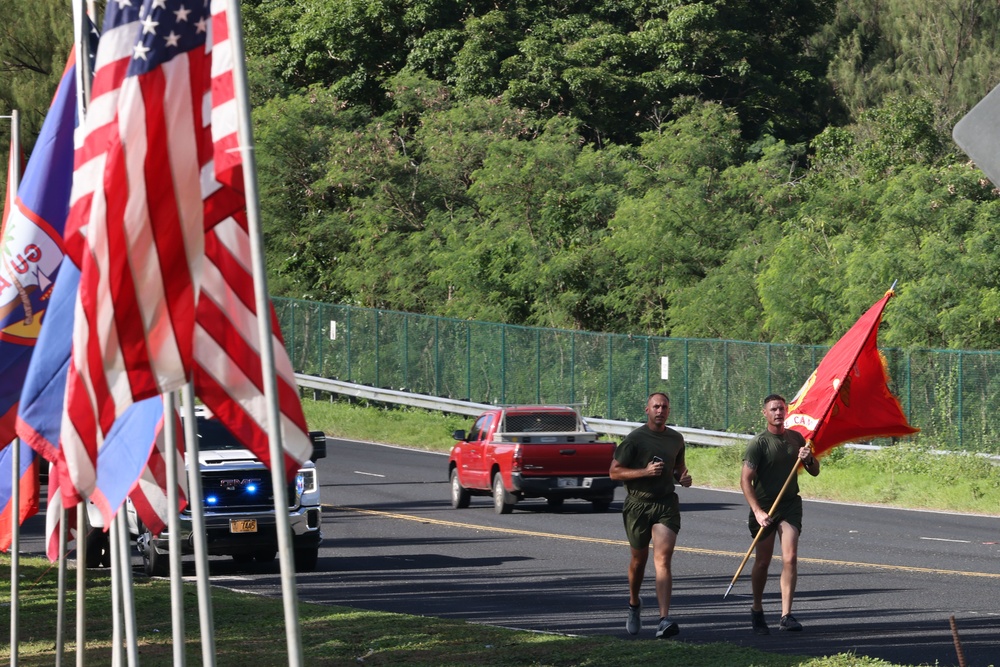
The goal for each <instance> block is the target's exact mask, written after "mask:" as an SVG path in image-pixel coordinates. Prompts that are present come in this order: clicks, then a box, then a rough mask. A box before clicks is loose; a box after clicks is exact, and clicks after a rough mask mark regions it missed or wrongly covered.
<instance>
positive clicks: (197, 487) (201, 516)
mask: <svg viewBox="0 0 1000 667" xmlns="http://www.w3.org/2000/svg"><path fill="white" fill-rule="evenodd" d="M181 391H182V393H181V398H182V401H183V410H184V450H185V458H186V459H187V474H188V507H189V508H190V509H191V531H192V533H193V536H194V559H195V568H196V571H197V582H198V618H199V619H200V621H201V662H202V664H203V665H205V667H211V666H212V665H215V627H214V626H215V621H214V619H213V617H212V588H211V586H210V585H209V584H210V582H209V572H208V544H207V542H208V535H207V534H206V533H205V504H204V502H203V500H202V492H201V467H200V466H199V465H198V455H199V446H198V425H197V423H196V421H195V415H194V389H193V388H192V386H191V383H190V382H188V383H187V384H185V385H184V389H183V390H181Z"/></svg>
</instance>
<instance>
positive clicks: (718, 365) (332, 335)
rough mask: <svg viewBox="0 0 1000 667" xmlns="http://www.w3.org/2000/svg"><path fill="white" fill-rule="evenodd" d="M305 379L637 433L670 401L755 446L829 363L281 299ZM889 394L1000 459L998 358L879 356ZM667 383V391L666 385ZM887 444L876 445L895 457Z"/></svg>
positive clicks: (743, 346)
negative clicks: (573, 410)
mask: <svg viewBox="0 0 1000 667" xmlns="http://www.w3.org/2000/svg"><path fill="white" fill-rule="evenodd" d="M274 306H275V309H276V311H277V313H278V319H279V321H280V324H281V330H282V333H283V335H284V337H285V345H286V347H287V349H288V353H289V355H290V356H291V359H292V366H293V367H294V369H295V371H296V372H298V373H306V374H308V375H315V376H318V377H325V378H334V379H339V380H342V381H345V382H352V383H356V384H365V385H370V386H373V387H380V388H387V389H398V390H405V391H408V392H414V393H422V394H428V395H431V396H441V397H447V398H454V399H460V400H468V401H474V402H478V403H491V404H497V405H510V404H518V403H561V404H573V405H578V406H580V407H581V411H582V412H583V413H584V414H585V415H587V416H591V417H604V418H606V419H616V420H622V421H642V420H643V419H644V415H643V406H644V405H645V399H646V396H647V395H648V394H649V393H650V392H651V391H666V392H668V393H669V394H670V398H671V408H672V409H671V413H670V416H671V421H672V422H674V423H676V424H677V425H679V426H686V427H690V428H702V429H710V430H716V431H726V432H730V433H754V432H756V431H758V430H759V429H760V428H761V427H762V425H763V418H762V417H761V413H760V401H761V400H762V399H763V397H764V396H766V395H767V394H770V393H780V394H783V395H784V396H786V397H787V398H788V399H789V400H791V398H792V396H794V394H795V393H796V392H797V391H798V389H799V387H800V386H801V385H802V383H803V382H805V380H806V378H808V377H809V375H810V373H812V371H813V370H814V369H815V368H816V366H817V365H818V364H819V362H820V360H821V359H822V358H823V355H824V354H825V353H826V351H827V350H828V349H829V348H828V347H825V346H806V345H780V344H773V343H772V344H766V343H748V342H741V341H727V340H707V339H694V338H662V337H657V336H631V335H621V334H603V333H589V332H583V331H567V330H561V329H542V328H535V327H523V326H513V325H504V324H495V323H489V322H475V321H467V320H456V319H449V318H444V317H434V316H429V315H415V314H411V313H401V312H395V311H385V310H376V309H371V308H359V307H355V306H343V305H331V304H324V303H318V302H313V301H304V300H296V299H285V298H275V299H274ZM882 353H883V355H884V356H885V358H886V361H887V363H888V368H889V373H890V388H891V389H892V391H893V393H895V394H896V396H897V397H899V399H900V403H901V404H902V406H903V410H904V412H905V413H906V415H907V418H908V419H909V421H910V423H911V424H913V425H914V426H916V427H918V428H920V429H921V433H920V434H919V435H918V436H916V437H917V438H919V439H921V440H922V441H923V442H925V443H927V444H929V445H931V446H933V447H935V448H939V449H950V450H964V451H970V452H984V453H990V454H998V453H1000V444H998V438H997V435H998V433H1000V416H998V415H997V411H996V410H995V409H994V405H995V404H996V403H997V401H998V400H1000V355H998V353H996V352H988V351H987V352H977V351H961V350H926V349H920V350H910V351H904V350H899V349H884V350H882ZM664 376H665V379H664ZM887 443H888V441H882V442H881V443H880V444H887Z"/></svg>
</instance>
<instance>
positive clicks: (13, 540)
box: [4, 109, 21, 667]
mask: <svg viewBox="0 0 1000 667" xmlns="http://www.w3.org/2000/svg"><path fill="white" fill-rule="evenodd" d="M4 118H10V147H11V148H10V150H11V153H12V154H13V155H14V161H13V163H11V164H10V169H9V170H8V172H7V189H8V191H10V192H13V193H14V198H15V199H16V198H17V188H18V187H19V186H20V185H21V114H20V112H18V110H17V109H14V110H12V111H11V112H10V115H9V116H4ZM11 203H12V204H13V202H11ZM8 446H9V447H13V448H14V449H12V450H11V452H10V453H11V458H10V476H11V479H10V516H11V522H10V665H11V667H17V655H18V638H19V637H20V635H21V633H20V623H21V619H20V616H21V597H20V591H19V589H20V583H19V582H20V581H21V440H20V438H14V442H12V443H10V445H8Z"/></svg>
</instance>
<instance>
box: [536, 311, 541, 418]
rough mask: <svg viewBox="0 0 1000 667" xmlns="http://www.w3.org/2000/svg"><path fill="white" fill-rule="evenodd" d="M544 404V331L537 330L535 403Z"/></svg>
mask: <svg viewBox="0 0 1000 667" xmlns="http://www.w3.org/2000/svg"><path fill="white" fill-rule="evenodd" d="M541 402H542V330H541V329H538V328H536V329H535V403H541Z"/></svg>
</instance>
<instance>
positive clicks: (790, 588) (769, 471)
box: [740, 394, 819, 635]
mask: <svg viewBox="0 0 1000 667" xmlns="http://www.w3.org/2000/svg"><path fill="white" fill-rule="evenodd" d="M787 412H788V404H787V403H786V402H785V399H784V398H782V397H781V396H779V395H778V394H771V395H770V396H768V397H767V398H765V399H764V418H765V419H766V420H767V429H766V430H764V431H762V432H761V433H759V434H758V435H757V437H755V438H754V439H753V440H751V441H750V444H749V445H747V450H746V454H745V455H744V456H743V472H742V474H741V475H740V488H741V489H742V490H743V495H744V497H746V499H747V504H748V505H749V506H750V517H749V519H748V521H747V525H748V527H749V528H750V534H751V535H752V536H754V537H756V536H757V531H758V530H760V527H761V526H764V534H763V535H762V536H761V539H760V540H759V541H758V542H757V553H756V555H755V557H754V562H753V571H752V574H751V576H750V585H751V588H752V589H753V604H752V605H751V607H750V620H751V625H752V627H753V631H754V632H755V633H756V634H758V635H766V634H770V630H769V628H768V627H767V622H766V621H765V620H764V604H763V599H764V586H765V585H766V584H767V570H768V567H769V566H770V565H771V556H772V555H773V554H774V536H775V535H779V536H780V537H781V622H780V623H779V625H778V627H779V628H780V629H782V630H791V631H799V630H802V625H801V624H800V623H799V622H798V621H797V620H795V617H794V616H792V598H793V597H794V596H795V583H796V580H797V579H798V563H797V559H798V550H799V534H800V533H801V532H802V497H801V496H799V480H798V476H795V477H793V478H792V480H791V481H790V482H789V484H788V488H787V489H785V493H784V495H783V496H782V497H781V502H780V503H779V505H778V507H777V508H776V509H775V512H774V516H768V512H769V511H770V509H771V505H773V504H774V499H775V498H777V497H778V494H779V493H780V491H781V487H782V486H784V484H785V481H786V480H787V479H788V476H789V475H790V474H791V472H792V468H794V467H795V463H796V461H797V460H801V461H802V466H803V467H804V468H805V469H806V472H808V473H809V474H810V475H812V476H813V477H815V476H816V475H818V474H819V459H817V458H816V457H815V456H813V453H812V448H811V447H809V445H808V444H807V443H806V441H805V438H803V437H802V434H800V433H798V432H797V431H792V430H788V429H786V428H785V415H786V414H787Z"/></svg>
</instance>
